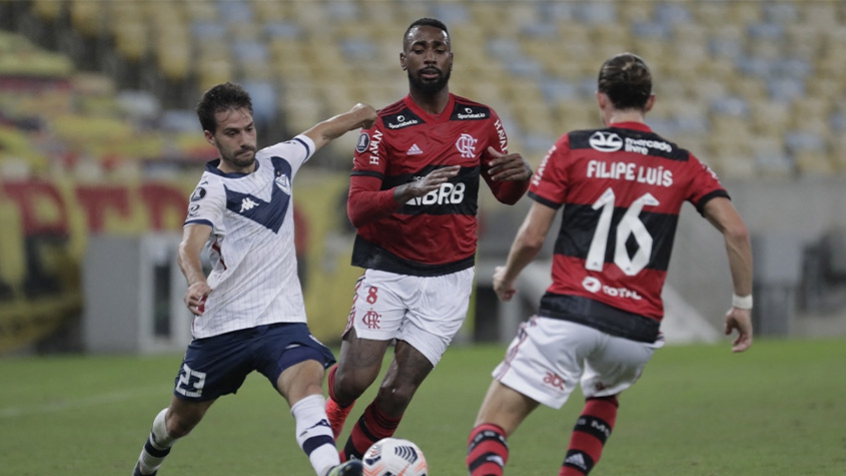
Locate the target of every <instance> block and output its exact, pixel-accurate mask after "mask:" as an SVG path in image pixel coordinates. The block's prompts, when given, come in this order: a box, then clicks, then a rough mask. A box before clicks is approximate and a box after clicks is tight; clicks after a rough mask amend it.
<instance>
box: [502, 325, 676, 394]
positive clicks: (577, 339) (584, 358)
mask: <svg viewBox="0 0 846 476" xmlns="http://www.w3.org/2000/svg"><path fill="white" fill-rule="evenodd" d="M663 345H664V340H663V338H661V339H659V340H658V341H657V342H655V343H653V344H647V343H644V342H636V341H633V340H629V339H624V338H622V337H614V336H611V335H609V334H606V333H604V332H602V331H599V330H596V329H594V328H592V327H588V326H584V325H582V324H576V323H575V322H570V321H564V320H560V319H551V318H548V317H538V316H533V317H532V318H531V319H530V320H529V321H527V322H524V323H523V324H521V325H520V330H519V331H518V332H517V337H515V338H514V340H513V341H512V342H511V345H509V347H508V350H507V352H506V354H505V360H503V361H502V363H500V364H499V366H497V368H496V369H494V371H493V377H494V378H495V379H497V380H499V381H500V382H501V383H502V384H503V385H505V386H507V387H510V388H512V389H514V390H516V391H518V392H520V393H522V394H523V395H526V396H527V397H529V398H531V399H533V400H535V401H538V402H540V403H542V404H544V405H546V406H549V407H552V408H556V409H558V408H561V406H563V405H564V403H565V402H566V401H567V398H569V396H570V394H571V393H572V392H573V390H574V389H575V388H576V383H579V382H580V383H581V386H582V393H583V394H584V396H585V397H586V398H590V397H607V396H611V395H616V394H618V393H620V392H622V391H623V390H625V389H627V388H629V387H631V386H632V385H633V384H634V383H635V382H636V381H637V379H638V378H639V377H640V374H641V373H642V372H643V368H644V367H645V366H646V363H647V362H649V359H650V358H651V357H652V353H653V352H654V351H655V349H657V348H659V347H662V346H663Z"/></svg>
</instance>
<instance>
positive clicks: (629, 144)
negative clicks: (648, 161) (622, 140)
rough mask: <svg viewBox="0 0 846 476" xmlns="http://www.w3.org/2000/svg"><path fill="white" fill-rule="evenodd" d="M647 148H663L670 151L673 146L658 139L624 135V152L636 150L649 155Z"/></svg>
mask: <svg viewBox="0 0 846 476" xmlns="http://www.w3.org/2000/svg"><path fill="white" fill-rule="evenodd" d="M649 149H658V150H663V151H664V152H672V151H673V147H672V146H671V145H670V144H668V143H666V142H664V141H660V140H649V139H632V138H631V137H626V152H637V153H640V154H643V155H649Z"/></svg>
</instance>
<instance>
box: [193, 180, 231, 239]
mask: <svg viewBox="0 0 846 476" xmlns="http://www.w3.org/2000/svg"><path fill="white" fill-rule="evenodd" d="M224 210H226V194H225V192H224V190H223V186H222V185H221V184H220V183H217V182H213V181H211V180H210V179H209V178H208V177H206V176H204V177H203V178H202V179H201V180H200V184H199V185H197V188H195V189H194V192H193V193H192V194H191V199H190V201H189V202H188V216H186V217H185V224H184V225H183V226H187V225H208V226H210V227H212V229H213V230H218V231H219V230H221V229H222V227H223V220H222V219H223V212H224Z"/></svg>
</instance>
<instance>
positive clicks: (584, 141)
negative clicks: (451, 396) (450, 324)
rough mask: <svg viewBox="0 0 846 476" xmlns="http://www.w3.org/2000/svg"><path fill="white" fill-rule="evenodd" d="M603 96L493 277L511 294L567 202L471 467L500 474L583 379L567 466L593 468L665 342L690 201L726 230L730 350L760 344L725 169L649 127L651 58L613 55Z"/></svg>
mask: <svg viewBox="0 0 846 476" xmlns="http://www.w3.org/2000/svg"><path fill="white" fill-rule="evenodd" d="M596 97H597V100H598V104H599V109H600V112H601V116H602V120H603V123H604V124H605V125H606V126H607V127H605V128H603V129H597V130H586V131H584V130H583V131H574V132H570V133H569V134H565V135H563V136H562V137H561V138H560V139H559V140H558V141H557V142H556V143H555V145H554V146H553V147H552V148H551V149H550V151H549V153H548V154H547V156H546V157H545V158H544V160H543V162H542V163H541V165H540V167H538V171H537V173H536V174H535V176H534V178H533V179H532V185H531V187H530V188H529V196H530V197H531V198H532V199H534V200H535V203H534V204H533V205H532V208H531V209H530V211H529V213H528V215H527V216H526V219H525V221H524V222H523V225H522V226H521V227H520V230H519V231H518V233H517V236H516V238H515V239H514V243H513V244H512V247H511V252H510V253H509V256H508V260H507V263H506V265H505V266H504V267H499V268H497V269H496V271H495V273H494V290H495V291H496V293H497V295H498V296H499V298H500V299H502V300H504V301H508V300H510V299H511V298H512V297H513V296H514V294H515V292H516V290H515V287H514V282H515V281H516V279H517V277H518V275H519V274H520V272H521V271H522V270H523V268H525V267H526V265H528V264H529V263H530V262H531V261H532V260H533V259H534V257H535V256H536V255H537V253H538V251H539V250H540V248H541V246H542V245H543V242H544V238H545V237H546V235H547V233H548V231H549V228H550V226H551V224H552V221H553V218H554V216H555V213H556V210H557V209H559V208H561V207H563V212H562V214H563V216H562V222H561V228H560V230H559V232H558V238H557V240H556V242H555V249H554V257H553V264H552V278H553V283H552V285H551V286H550V287H549V288H548V289H547V292H546V294H545V295H544V296H543V298H542V299H541V302H540V308H539V310H538V313H537V315H536V316H533V317H532V318H531V319H530V320H529V321H528V322H526V323H524V324H522V325H521V327H520V330H519V332H518V335H517V337H516V338H515V339H514V341H513V342H512V343H511V346H510V347H509V348H508V351H507V353H506V356H505V359H504V360H503V362H502V363H501V364H500V365H499V366H498V367H497V368H496V369H495V370H494V372H493V377H494V381H493V382H492V384H491V386H490V388H489V390H488V394H487V396H486V397H485V400H484V402H483V403H482V407H481V409H480V410H479V414H478V417H477V419H476V424H475V428H474V429H473V431H472V433H471V434H470V438H469V441H468V453H467V467H468V469H469V470H470V474H471V476H480V475H486V476H487V475H501V474H503V467H504V466H505V463H506V462H507V461H508V446H507V440H506V439H507V437H508V436H509V435H511V434H512V433H513V432H514V431H515V430H516V429H517V426H518V425H519V424H520V423H521V422H522V421H523V420H524V419H525V418H526V417H527V416H528V415H529V413H531V412H532V411H533V410H534V409H535V408H537V406H538V404H541V403H542V404H544V405H547V406H550V407H552V408H556V409H557V408H560V407H561V406H562V405H564V403H565V402H566V401H567V399H568V397H569V396H570V394H571V393H572V391H573V390H574V389H575V387H576V384H577V383H578V384H580V385H581V387H582V393H583V394H584V395H585V397H586V402H585V406H584V409H583V411H582V414H581V416H580V417H579V419H578V421H577V423H576V426H575V429H574V430H573V432H572V435H571V439H570V446H569V449H568V450H567V454H566V456H565V457H564V462H563V463H562V466H561V468H560V472H559V475H560V476H584V475H587V474H588V473H589V472H590V471H591V469H592V468H593V467H594V466H595V465H596V463H597V462H598V461H599V458H600V456H601V454H602V448H603V446H604V444H605V442H606V440H607V439H608V438H609V436H610V435H611V431H612V429H613V428H614V422H615V419H616V417H617V407H618V400H617V396H618V395H619V394H620V392H622V391H623V390H625V389H627V388H629V387H630V386H631V385H633V384H634V383H635V381H637V379H638V377H639V376H640V375H641V372H642V371H643V368H644V366H645V365H646V363H647V362H648V361H649V359H650V358H651V357H652V353H653V352H654V350H655V349H656V348H659V347H661V346H662V345H663V338H662V336H661V334H660V332H659V325H660V322H661V318H662V317H663V313H664V311H663V305H662V302H661V288H662V287H663V285H664V279H665V277H666V273H667V265H668V264H669V260H670V253H671V251H672V246H673V237H674V235H675V230H676V223H677V220H678V214H679V210H680V208H681V206H682V204H683V203H684V202H685V201H689V202H691V203H692V204H693V205H694V206H696V209H697V210H698V211H699V212H700V213H701V214H702V215H703V216H704V217H705V218H706V219H707V220H708V221H710V222H711V223H712V224H713V225H714V226H715V227H716V228H717V229H718V230H719V231H720V232H722V234H723V236H724V239H725V244H726V251H727V254H728V261H729V265H730V268H731V277H732V281H733V284H734V296H733V298H732V301H731V309H730V310H729V311H728V313H727V314H726V322H725V332H726V334H729V333H731V332H732V330H737V331H738V334H739V335H738V337H737V338H736V340H735V341H734V344H733V347H732V350H733V351H735V352H742V351H744V350H746V349H748V348H749V346H750V345H751V344H752V324H751V320H750V310H751V308H752V294H751V293H752V251H751V246H750V242H749V236H748V232H747V230H746V226H745V224H744V223H743V220H742V219H741V218H740V216H739V215H738V213H737V211H735V209H734V207H733V206H732V204H731V201H730V200H729V196H728V193H726V191H725V190H724V189H723V187H722V185H720V182H719V180H718V179H717V176H716V175H715V174H714V173H713V172H712V171H711V170H710V169H709V168H708V167H706V166H705V165H703V164H702V163H700V162H699V160H697V158H696V157H695V156H693V154H691V153H690V152H688V151H687V150H685V149H681V148H679V147H678V146H677V145H676V144H674V143H672V142H670V141H668V140H666V139H664V138H663V137H661V136H659V135H657V134H655V133H654V132H652V131H651V130H650V128H649V127H648V126H647V125H646V124H645V123H644V116H645V114H646V113H647V112H648V111H649V110H650V109H651V108H652V105H653V103H654V101H655V96H654V95H653V94H652V76H651V73H650V71H649V68H648V67H647V65H646V63H645V62H644V61H643V60H642V59H641V58H639V57H638V56H635V55H633V54H629V53H624V54H620V55H617V56H614V57H612V58H610V59H608V60H607V61H605V63H604V64H603V65H602V68H601V70H600V72H599V81H598V91H597V93H596Z"/></svg>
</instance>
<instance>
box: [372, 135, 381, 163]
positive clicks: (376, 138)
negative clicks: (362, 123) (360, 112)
mask: <svg viewBox="0 0 846 476" xmlns="http://www.w3.org/2000/svg"><path fill="white" fill-rule="evenodd" d="M381 142H382V131H373V138H372V139H371V140H370V165H379V144H380V143H381Z"/></svg>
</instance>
